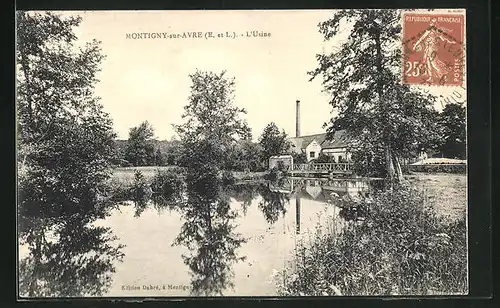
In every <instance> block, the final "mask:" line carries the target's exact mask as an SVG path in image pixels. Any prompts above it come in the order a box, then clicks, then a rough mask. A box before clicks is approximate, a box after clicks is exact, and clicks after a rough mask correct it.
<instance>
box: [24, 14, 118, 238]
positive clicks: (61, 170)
mask: <svg viewBox="0 0 500 308" xmlns="http://www.w3.org/2000/svg"><path fill="white" fill-rule="evenodd" d="M16 17H17V50H16V59H17V64H16V68H17V69H16V78H17V111H18V150H19V151H18V164H19V173H18V174H19V179H18V195H19V199H18V206H19V210H20V214H21V215H27V216H32V217H40V216H64V215H66V214H70V213H75V212H80V213H88V212H98V211H99V212H101V210H102V209H104V208H105V207H104V205H105V201H106V200H109V198H107V197H108V194H107V192H108V191H109V190H108V186H107V185H106V180H107V179H108V178H109V176H110V168H109V167H110V166H111V159H112V156H113V148H114V142H113V140H114V137H115V135H114V133H113V131H112V122H111V119H110V118H109V116H108V114H107V113H105V112H104V111H103V109H102V106H101V105H100V104H99V98H98V97H96V96H95V95H94V85H95V83H96V82H97V78H96V73H97V72H98V71H99V66H100V64H101V61H102V59H103V57H104V56H103V55H102V54H101V50H100V47H99V42H97V41H92V42H90V43H87V44H85V45H84V46H83V47H77V46H76V44H75V41H76V39H77V38H76V36H75V34H74V33H73V27H76V26H78V25H79V24H80V21H81V18H79V17H68V18H61V17H60V16H58V15H56V14H54V13H43V14H42V13H27V12H17V13H16ZM20 227H21V232H23V226H20Z"/></svg>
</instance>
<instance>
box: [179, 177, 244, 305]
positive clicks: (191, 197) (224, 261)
mask: <svg viewBox="0 0 500 308" xmlns="http://www.w3.org/2000/svg"><path fill="white" fill-rule="evenodd" d="M229 192H230V190H229V188H228V187H224V186H222V185H219V184H217V181H214V180H210V179H202V180H198V181H196V182H192V183H188V185H187V196H188V199H187V202H186V204H185V205H184V206H183V209H182V217H183V219H184V221H185V222H184V224H183V225H182V227H181V231H180V233H179V235H178V236H177V238H176V240H175V243H174V245H183V246H185V247H187V248H188V249H189V253H188V254H184V255H182V258H183V260H184V263H185V264H186V265H187V266H188V267H189V270H190V274H191V294H192V295H195V296H200V295H201V296H214V295H223V291H224V290H226V289H228V288H233V287H234V284H233V282H232V278H233V277H234V272H233V270H232V265H233V264H234V263H236V262H238V261H242V260H245V256H238V255H237V252H236V249H237V248H238V247H240V246H241V244H242V243H244V242H245V239H243V238H242V236H241V235H240V234H238V233H236V232H235V231H234V229H235V227H236V226H235V224H234V219H235V218H236V217H237V215H238V213H237V212H236V211H234V210H232V209H231V207H230V202H229V201H230V197H229Z"/></svg>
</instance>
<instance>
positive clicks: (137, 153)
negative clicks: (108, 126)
mask: <svg viewBox="0 0 500 308" xmlns="http://www.w3.org/2000/svg"><path fill="white" fill-rule="evenodd" d="M153 137H154V128H153V126H151V124H149V122H148V121H144V122H142V123H141V124H140V125H139V126H137V127H132V128H131V129H130V132H129V137H128V142H127V147H126V149H125V159H126V160H127V161H129V162H130V163H132V165H134V166H147V165H151V164H154V162H155V147H154V144H153Z"/></svg>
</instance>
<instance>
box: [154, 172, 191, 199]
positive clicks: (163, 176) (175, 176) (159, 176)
mask: <svg viewBox="0 0 500 308" xmlns="http://www.w3.org/2000/svg"><path fill="white" fill-rule="evenodd" d="M151 188H152V191H153V193H154V194H155V197H160V196H161V198H162V200H163V201H165V202H176V201H180V200H182V196H183V194H184V191H185V182H184V175H183V174H182V173H181V172H179V170H178V169H171V170H158V171H157V173H156V174H155V175H154V177H153V179H152V181H151Z"/></svg>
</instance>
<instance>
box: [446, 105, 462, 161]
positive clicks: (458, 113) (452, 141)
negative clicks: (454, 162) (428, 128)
mask: <svg viewBox="0 0 500 308" xmlns="http://www.w3.org/2000/svg"><path fill="white" fill-rule="evenodd" d="M465 116H466V110H465V107H464V106H463V105H462V104H458V103H457V104H455V103H450V104H447V105H446V106H445V107H444V109H443V111H442V112H441V113H440V114H439V123H440V125H441V126H442V128H443V142H442V144H441V147H440V150H441V152H442V153H443V155H444V156H445V157H450V158H459V159H465V157H466V147H467V146H466V139H467V135H466V131H465V125H466V121H465Z"/></svg>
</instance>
